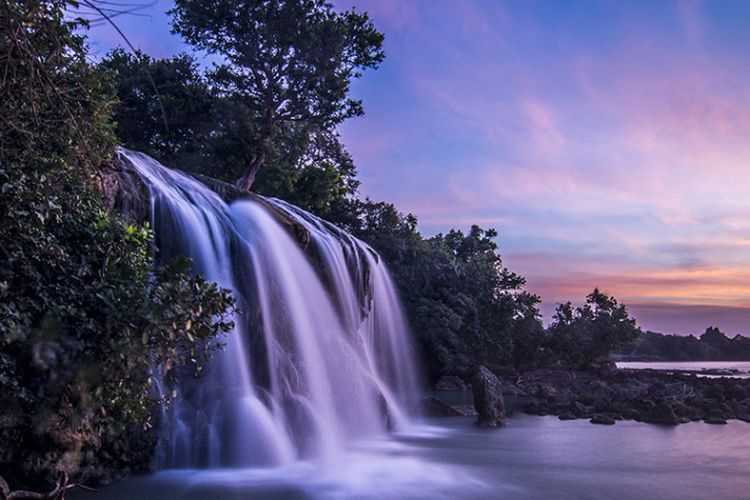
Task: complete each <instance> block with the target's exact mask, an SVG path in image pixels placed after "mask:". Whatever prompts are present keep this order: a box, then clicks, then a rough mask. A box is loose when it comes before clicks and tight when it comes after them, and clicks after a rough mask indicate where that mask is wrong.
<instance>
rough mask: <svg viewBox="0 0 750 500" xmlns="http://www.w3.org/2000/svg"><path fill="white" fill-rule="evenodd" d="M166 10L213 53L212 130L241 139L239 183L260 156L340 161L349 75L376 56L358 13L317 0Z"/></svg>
mask: <svg viewBox="0 0 750 500" xmlns="http://www.w3.org/2000/svg"><path fill="white" fill-rule="evenodd" d="M171 12H172V14H173V16H174V20H173V28H174V31H175V32H177V33H179V34H181V35H182V36H183V37H185V39H186V40H187V41H188V42H189V43H191V44H193V45H195V46H196V47H198V48H200V49H203V50H205V51H207V52H209V53H213V54H217V55H219V56H221V58H222V59H223V62H222V63H221V64H218V65H217V66H216V68H215V70H214V71H213V73H212V75H211V78H212V80H213V83H214V85H215V86H216V88H217V90H218V91H219V92H220V93H221V94H222V95H223V96H224V97H227V98H229V99H228V102H229V103H230V105H229V106H228V107H227V109H226V110H225V111H230V112H231V113H227V114H228V115H231V116H227V117H226V122H225V126H224V128H223V130H222V133H223V134H225V135H227V136H229V137H230V138H232V137H233V138H235V139H238V140H233V141H232V143H234V144H240V145H241V146H242V149H241V151H239V152H235V154H239V155H240V156H241V159H242V163H243V164H242V171H241V172H237V174H238V175H239V179H238V180H237V185H238V186H239V187H241V188H243V189H249V188H250V187H251V186H252V184H253V182H254V181H255V177H256V175H257V173H258V171H259V170H260V169H262V168H263V167H265V166H266V165H267V164H269V163H270V162H273V163H282V164H284V163H285V164H296V163H297V162H299V161H301V160H303V159H304V158H306V157H311V156H312V157H315V158H317V159H320V157H330V159H331V160H333V161H338V160H339V159H340V154H341V147H340V145H339V144H338V140H337V135H336V132H335V127H336V126H337V125H338V124H340V123H341V122H342V121H343V120H345V119H347V118H349V117H352V116H357V115H361V114H362V113H363V110H362V103H361V101H358V100H355V99H352V98H351V97H350V96H349V86H350V83H351V81H352V79H354V78H357V77H359V76H360V75H361V72H362V71H363V70H364V69H366V68H375V67H377V66H378V65H379V63H380V62H381V61H382V59H383V57H384V54H383V51H382V43H383V35H382V34H381V33H380V32H378V31H377V30H376V29H375V27H374V26H373V24H372V22H371V21H370V19H369V17H368V15H367V14H366V13H359V12H356V11H354V10H351V11H346V12H336V11H334V10H333V6H332V5H331V4H330V3H328V2H325V1H324V0H219V1H214V2H204V1H203V0H177V1H176V2H175V7H174V9H173V10H172V11H171Z"/></svg>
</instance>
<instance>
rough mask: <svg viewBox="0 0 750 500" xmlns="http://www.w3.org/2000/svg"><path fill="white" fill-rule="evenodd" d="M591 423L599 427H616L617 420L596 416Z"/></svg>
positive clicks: (606, 416) (605, 416)
mask: <svg viewBox="0 0 750 500" xmlns="http://www.w3.org/2000/svg"><path fill="white" fill-rule="evenodd" d="M589 422H591V423H592V424H599V425H615V419H614V418H612V417H610V416H608V415H594V417H593V418H592V419H591V420H589Z"/></svg>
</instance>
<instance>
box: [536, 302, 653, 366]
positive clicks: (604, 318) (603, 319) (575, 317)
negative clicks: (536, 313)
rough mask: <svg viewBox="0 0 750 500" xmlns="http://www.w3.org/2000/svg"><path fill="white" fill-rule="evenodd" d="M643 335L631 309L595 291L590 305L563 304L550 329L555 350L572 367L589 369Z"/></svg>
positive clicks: (550, 339)
mask: <svg viewBox="0 0 750 500" xmlns="http://www.w3.org/2000/svg"><path fill="white" fill-rule="evenodd" d="M640 334H641V330H640V328H638V326H637V325H636V322H635V320H634V319H633V318H631V317H630V316H629V315H628V310H627V308H626V307H625V305H623V304H619V303H618V302H617V299H615V298H614V297H610V296H609V295H607V294H605V293H602V292H601V291H599V289H598V288H595V289H594V291H593V292H591V293H590V294H589V295H588V296H587V297H586V303H585V304H584V305H583V306H581V307H576V308H573V306H572V304H571V303H570V302H567V303H565V304H560V305H559V306H558V307H557V311H556V312H555V315H554V318H553V322H552V324H551V325H550V327H549V337H550V338H549V341H550V345H551V347H552V348H553V350H554V351H555V352H556V353H557V354H558V355H559V356H560V357H561V358H562V359H563V360H565V361H567V362H568V363H570V364H572V365H577V366H582V367H588V366H591V365H593V364H595V363H596V362H598V361H601V360H602V359H606V358H607V356H609V354H610V352H612V351H613V350H615V349H618V348H621V347H623V346H625V345H627V344H629V343H630V342H633V341H634V340H635V339H636V338H638V336H639V335H640Z"/></svg>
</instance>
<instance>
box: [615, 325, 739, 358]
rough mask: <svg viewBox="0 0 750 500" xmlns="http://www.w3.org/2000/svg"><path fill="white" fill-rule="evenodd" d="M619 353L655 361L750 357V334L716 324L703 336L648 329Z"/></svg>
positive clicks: (627, 356)
mask: <svg viewBox="0 0 750 500" xmlns="http://www.w3.org/2000/svg"><path fill="white" fill-rule="evenodd" d="M618 354H619V355H621V356H623V357H626V358H628V359H635V360H651V361H748V360H750V338H748V337H743V336H742V335H735V336H734V337H732V338H729V337H727V336H726V335H725V334H724V333H723V332H722V331H721V330H719V329H718V328H715V327H709V328H707V329H706V331H705V333H703V335H701V336H700V338H696V337H695V336H694V335H686V336H683V335H664V334H661V333H656V332H644V333H643V335H641V336H640V337H639V338H638V339H637V340H636V342H634V343H633V344H632V345H631V346H627V347H626V348H625V349H622V350H620V351H619V352H618Z"/></svg>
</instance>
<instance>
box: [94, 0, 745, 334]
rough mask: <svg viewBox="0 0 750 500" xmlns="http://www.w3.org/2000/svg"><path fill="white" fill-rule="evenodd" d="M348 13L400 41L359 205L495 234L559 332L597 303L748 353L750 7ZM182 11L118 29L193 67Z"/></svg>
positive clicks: (369, 114)
mask: <svg viewBox="0 0 750 500" xmlns="http://www.w3.org/2000/svg"><path fill="white" fill-rule="evenodd" d="M334 3H335V5H336V6H337V8H340V9H349V8H352V7H354V8H356V9H357V10H360V11H366V12H368V13H369V14H370V16H371V17H372V19H373V22H374V23H375V25H376V27H377V28H378V29H379V30H380V31H382V32H383V33H384V34H385V37H386V38H385V51H386V60H385V61H384V62H383V64H382V65H381V66H380V68H378V69H377V70H375V71H367V72H365V74H364V75H363V77H362V78H361V79H359V80H357V81H356V82H355V83H354V84H353V86H352V94H353V95H354V96H355V97H357V98H360V99H362V100H363V101H364V106H365V112H366V115H365V116H364V117H360V118H355V119H352V120H350V121H348V122H346V123H345V124H344V125H343V126H342V127H341V129H340V132H341V135H342V138H343V142H344V144H346V146H347V148H348V149H349V151H350V152H351V153H352V155H353V157H354V159H355V162H356V164H357V167H358V171H359V177H360V179H361V181H362V185H361V188H360V192H361V194H362V195H363V196H369V197H371V198H372V199H375V200H385V201H389V202H392V203H394V204H395V205H396V206H397V207H398V208H399V209H400V210H402V211H404V212H411V213H413V214H415V215H416V216H417V217H418V219H419V226H420V230H421V231H422V232H423V233H425V234H427V235H432V234H435V233H437V232H445V231H447V230H449V229H450V228H458V229H463V230H467V229H468V228H469V227H470V226H471V225H472V224H478V225H480V226H482V227H485V228H489V227H492V228H495V229H497V230H498V232H499V236H498V239H497V240H498V244H499V247H500V252H501V254H502V256H503V262H504V264H505V265H507V266H508V267H509V268H510V269H511V270H513V271H515V272H517V273H519V274H521V275H523V276H525V277H526V278H527V288H528V290H529V291H531V292H534V293H536V294H538V295H540V296H541V298H542V300H543V307H542V310H543V312H544V313H545V316H546V318H547V319H549V317H550V315H551V313H552V312H553V310H554V308H555V306H556V304H557V303H560V302H566V301H568V300H570V301H572V302H574V303H580V302H581V301H582V300H583V299H584V297H585V296H586V294H587V293H589V292H590V291H591V290H592V289H593V288H594V287H595V286H596V287H599V288H601V289H602V290H604V291H606V292H607V293H609V294H611V295H614V296H615V297H617V298H618V299H619V300H620V301H621V302H623V303H625V304H627V305H628V307H629V310H630V311H631V313H632V314H633V316H634V317H635V318H636V319H637V320H638V323H639V324H640V325H641V326H642V327H643V328H645V329H653V330H657V331H662V332H665V333H679V334H700V333H702V332H703V330H705V328H706V327H707V326H709V325H715V326H719V327H720V328H721V329H722V330H724V331H725V332H727V333H728V334H730V335H734V334H736V333H742V334H746V335H747V334H750V106H748V103H749V102H750V57H749V56H750V53H748V47H750V30H748V29H747V26H748V25H750V2H745V1H744V0H738V1H732V0H722V1H721V2H708V1H705V2H702V1H697V0H696V1H692V0H684V1H680V2H678V1H675V2H670V1H667V0H664V1H658V2H655V1H651V0H649V1H628V2H620V1H614V0H613V1H584V0H568V1H565V2H558V1H553V0H549V1H531V0H528V1H511V0H508V1H500V0H412V1H409V0H336V1H335V2H334ZM169 6H170V2H168V1H158V2H155V3H154V4H153V5H151V6H149V7H147V8H144V9H142V10H141V11H140V16H124V17H121V18H119V19H118V24H119V25H120V27H121V29H122V30H123V31H124V32H125V33H126V34H127V36H128V37H129V38H130V40H131V42H132V43H133V44H134V45H135V46H136V47H138V48H141V49H142V50H144V51H145V52H147V53H149V54H151V55H153V56H155V57H166V56H169V55H171V54H174V53H177V52H179V51H189V50H190V49H189V47H187V46H186V45H185V44H184V43H183V42H182V41H181V40H180V39H179V38H178V37H176V36H174V35H171V34H170V33H169V18H168V16H167V15H166V14H165V11H166V10H167V9H168V8H169ZM90 39H91V44H92V48H93V52H94V55H95V56H101V55H103V54H104V53H105V52H106V50H108V49H109V48H111V47H113V46H115V45H118V44H120V43H121V42H120V40H119V38H118V35H117V34H116V33H115V32H114V31H113V30H112V29H111V28H109V27H107V26H99V27H96V28H94V29H93V30H92V31H91V33H90Z"/></svg>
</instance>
